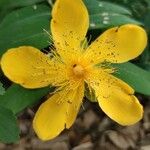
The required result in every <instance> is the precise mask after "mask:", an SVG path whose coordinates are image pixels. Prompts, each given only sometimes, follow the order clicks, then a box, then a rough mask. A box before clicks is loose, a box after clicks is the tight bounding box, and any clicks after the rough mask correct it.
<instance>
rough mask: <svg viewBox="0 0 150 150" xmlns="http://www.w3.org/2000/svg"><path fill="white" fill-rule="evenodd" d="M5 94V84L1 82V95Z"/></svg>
mask: <svg viewBox="0 0 150 150" xmlns="http://www.w3.org/2000/svg"><path fill="white" fill-rule="evenodd" d="M4 94H5V89H4V87H3V84H2V83H1V82H0V95H4Z"/></svg>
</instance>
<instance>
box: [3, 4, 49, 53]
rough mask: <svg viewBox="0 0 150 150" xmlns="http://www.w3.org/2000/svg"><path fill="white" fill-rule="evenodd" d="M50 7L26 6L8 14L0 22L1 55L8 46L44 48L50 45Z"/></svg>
mask: <svg viewBox="0 0 150 150" xmlns="http://www.w3.org/2000/svg"><path fill="white" fill-rule="evenodd" d="M49 21H50V8H49V7H48V6H46V5H37V7H36V9H35V8H34V7H31V6H30V7H25V8H22V9H19V10H16V11H13V12H12V13H11V14H9V15H7V16H6V17H5V19H4V20H3V21H2V22H1V24H0V37H1V40H0V55H2V54H3V53H4V52H5V51H6V50H7V49H8V48H12V47H17V46H21V45H31V46H34V47H36V48H39V49H41V48H44V47H47V46H48V45H49V42H50V39H49V35H48V34H47V33H46V32H45V31H43V29H44V30H46V31H48V32H49Z"/></svg>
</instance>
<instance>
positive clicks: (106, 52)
mask: <svg viewBox="0 0 150 150" xmlns="http://www.w3.org/2000/svg"><path fill="white" fill-rule="evenodd" d="M146 44H147V35H146V32H145V30H144V29H143V28H141V27H139V26H137V25H133V24H126V25H123V26H120V27H115V28H111V29H109V30H107V31H105V32H104V33H103V34H102V35H101V36H100V37H98V38H97V40H96V41H94V42H93V43H92V44H91V45H90V46H89V48H88V49H87V51H86V54H85V57H86V58H87V59H89V60H90V62H91V63H94V64H97V63H100V62H103V61H108V62H113V63H122V62H126V61H128V60H130V59H133V58H135V57H137V56H138V55H140V54H141V53H142V52H143V50H144V48H145V47H146Z"/></svg>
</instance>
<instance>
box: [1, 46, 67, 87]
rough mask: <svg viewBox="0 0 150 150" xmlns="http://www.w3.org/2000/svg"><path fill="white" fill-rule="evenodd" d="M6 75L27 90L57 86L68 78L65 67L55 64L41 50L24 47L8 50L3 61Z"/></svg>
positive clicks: (2, 64) (2, 65)
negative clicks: (51, 85)
mask: <svg viewBox="0 0 150 150" xmlns="http://www.w3.org/2000/svg"><path fill="white" fill-rule="evenodd" d="M1 67H2V70H3V72H4V74H5V75H6V76H7V77H8V78H9V79H10V80H11V81H13V82H15V83H18V84H21V85H22V86H24V87H26V88H40V87H45V86H48V85H50V84H53V85H57V83H60V82H63V81H64V80H65V79H66V78H67V77H66V74H65V66H63V65H62V64H60V63H57V62H54V61H52V60H50V58H48V57H47V55H45V54H43V53H42V52H40V50H38V49H36V48H33V47H29V46H22V47H19V48H12V49H10V50H8V51H7V52H6V53H5V54H4V55H3V56H2V59H1Z"/></svg>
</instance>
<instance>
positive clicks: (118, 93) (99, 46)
mask: <svg viewBox="0 0 150 150" xmlns="http://www.w3.org/2000/svg"><path fill="white" fill-rule="evenodd" d="M88 26H89V17H88V12H87V9H86V7H85V5H84V4H83V2H82V0H57V1H56V3H55V5H54V7H53V11H52V20H51V31H52V37H53V40H54V45H55V48H56V50H55V51H53V57H51V58H49V57H48V56H47V55H45V54H43V53H42V52H40V50H38V49H36V48H33V47H30V46H22V47H19V48H12V49H10V50H8V51H7V52H6V53H5V54H4V55H3V57H2V59H1V67H2V70H3V72H4V74H5V75H6V76H7V77H8V78H9V79H10V80H12V81H13V82H15V83H18V84H20V85H22V86H23V87H25V88H31V89H32V88H40V87H45V86H48V85H52V86H55V87H56V91H55V93H54V94H53V96H51V97H50V98H49V99H48V100H47V101H46V102H44V103H43V104H42V105H41V106H40V108H39V110H38V111H37V113H36V115H35V118H34V121H33V127H34V130H35V132H36V133H37V135H38V136H39V138H41V139H42V140H49V139H52V138H54V137H56V136H57V135H59V134H60V132H61V131H62V130H64V129H65V128H67V129H68V128H70V127H71V125H72V124H73V122H74V120H75V118H76V116H77V113H78V111H79V108H80V106H81V104H82V100H83V96H84V90H85V87H84V84H85V83H86V84H87V85H88V87H89V89H90V90H94V91H95V95H96V97H97V100H98V104H99V106H100V107H101V109H102V110H103V111H104V112H105V113H106V114H107V115H108V116H109V117H110V118H111V119H113V120H114V121H116V122H117V123H119V124H121V125H132V124H134V123H136V122H137V121H139V120H140V119H141V118H142V115H143V109H142V106H141V104H140V103H139V101H138V99H137V98H136V97H135V96H134V90H133V89H132V88H131V87H130V86H129V85H127V84H126V83H124V82H123V81H121V80H120V79H117V78H116V77H114V76H112V75H111V73H113V72H114V69H113V68H108V67H107V66H105V65H106V64H107V62H109V63H122V62H126V61H128V60H130V59H133V58H135V57H137V56H138V55H140V54H141V53H142V51H143V50H144V48H145V46H146V44H147V35H146V32H145V31H144V29H142V28H141V27H139V26H137V25H133V24H126V25H123V26H120V27H114V28H111V29H109V30H107V31H105V32H104V33H103V34H102V35H101V36H100V37H98V38H97V40H96V41H94V42H93V43H92V44H91V45H90V46H89V47H88V48H86V49H85V47H84V44H83V41H84V39H85V36H86V33H87V30H88ZM81 43H82V44H81ZM99 63H101V65H99V66H98V65H96V64H99Z"/></svg>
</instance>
